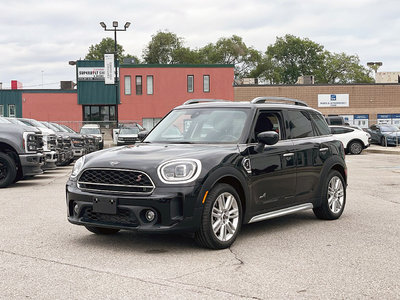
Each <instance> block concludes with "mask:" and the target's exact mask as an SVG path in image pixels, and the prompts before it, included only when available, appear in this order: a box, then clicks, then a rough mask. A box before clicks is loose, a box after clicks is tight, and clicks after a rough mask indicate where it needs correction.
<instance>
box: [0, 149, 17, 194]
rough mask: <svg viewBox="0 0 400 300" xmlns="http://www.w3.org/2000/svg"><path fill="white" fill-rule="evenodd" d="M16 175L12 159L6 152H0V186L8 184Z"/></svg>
mask: <svg viewBox="0 0 400 300" xmlns="http://www.w3.org/2000/svg"><path fill="white" fill-rule="evenodd" d="M16 177H17V168H16V166H15V162H14V160H13V159H12V158H11V157H10V156H8V155H7V154H5V153H3V152H0V188H4V187H7V186H9V185H10V184H11V183H13V182H14V180H15V179H16Z"/></svg>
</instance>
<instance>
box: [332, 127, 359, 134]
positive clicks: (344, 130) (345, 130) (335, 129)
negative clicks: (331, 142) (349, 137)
mask: <svg viewBox="0 0 400 300" xmlns="http://www.w3.org/2000/svg"><path fill="white" fill-rule="evenodd" d="M353 131H354V129H350V128H343V127H332V128H331V132H332V133H334V134H342V133H349V132H353Z"/></svg>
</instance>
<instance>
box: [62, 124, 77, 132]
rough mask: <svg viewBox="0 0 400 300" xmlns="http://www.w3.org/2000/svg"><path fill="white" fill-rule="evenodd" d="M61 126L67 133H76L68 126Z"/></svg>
mask: <svg viewBox="0 0 400 300" xmlns="http://www.w3.org/2000/svg"><path fill="white" fill-rule="evenodd" d="M59 126H60V127H62V128H64V129H65V130H66V131H67V132H70V133H76V132H75V131H74V130H72V129H71V128H69V127H68V126H66V125H59Z"/></svg>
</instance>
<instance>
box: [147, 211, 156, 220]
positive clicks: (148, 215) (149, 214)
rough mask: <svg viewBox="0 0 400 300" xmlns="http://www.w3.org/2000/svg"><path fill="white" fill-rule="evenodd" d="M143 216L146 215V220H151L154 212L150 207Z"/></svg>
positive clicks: (154, 215) (154, 214)
mask: <svg viewBox="0 0 400 300" xmlns="http://www.w3.org/2000/svg"><path fill="white" fill-rule="evenodd" d="M145 217H146V220H147V221H149V222H151V221H153V220H154V218H155V217H156V213H155V212H154V211H152V210H151V209H149V210H147V211H146V213H145Z"/></svg>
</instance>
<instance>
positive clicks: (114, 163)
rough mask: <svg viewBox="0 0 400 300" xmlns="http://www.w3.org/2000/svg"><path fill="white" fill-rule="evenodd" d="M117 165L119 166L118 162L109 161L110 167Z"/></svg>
mask: <svg viewBox="0 0 400 300" xmlns="http://www.w3.org/2000/svg"><path fill="white" fill-rule="evenodd" d="M118 164H119V161H110V165H112V166H113V167H115V166H116V165H118Z"/></svg>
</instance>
